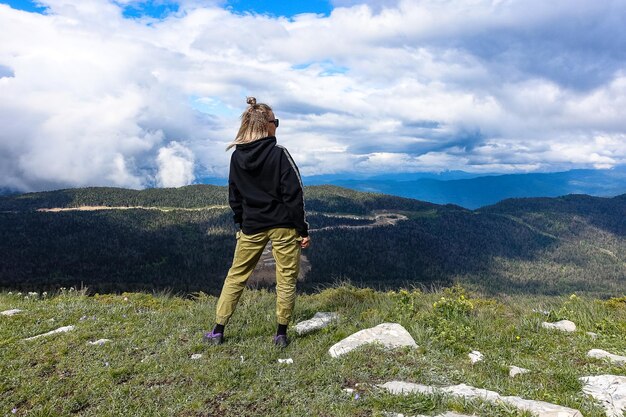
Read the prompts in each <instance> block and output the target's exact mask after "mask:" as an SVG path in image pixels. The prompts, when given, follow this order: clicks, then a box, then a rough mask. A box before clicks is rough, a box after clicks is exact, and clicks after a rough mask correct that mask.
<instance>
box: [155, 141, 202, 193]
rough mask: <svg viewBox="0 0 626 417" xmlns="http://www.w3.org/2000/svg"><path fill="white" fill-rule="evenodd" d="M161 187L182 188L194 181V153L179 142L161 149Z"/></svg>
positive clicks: (159, 175)
mask: <svg viewBox="0 0 626 417" xmlns="http://www.w3.org/2000/svg"><path fill="white" fill-rule="evenodd" d="M157 161H158V164H159V172H158V173H157V184H158V186H159V187H180V186H183V185H189V184H191V183H192V182H193V180H194V178H195V177H194V173H193V164H194V156H193V152H191V150H190V149H189V148H187V147H185V146H184V145H182V144H180V143H178V142H171V143H170V144H169V145H168V146H167V147H163V148H161V149H159V155H158V156H157Z"/></svg>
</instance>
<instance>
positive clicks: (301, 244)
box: [300, 236, 311, 249]
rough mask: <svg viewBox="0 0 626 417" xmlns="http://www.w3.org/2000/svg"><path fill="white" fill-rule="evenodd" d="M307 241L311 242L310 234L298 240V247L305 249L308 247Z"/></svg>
mask: <svg viewBox="0 0 626 417" xmlns="http://www.w3.org/2000/svg"><path fill="white" fill-rule="evenodd" d="M309 242H311V236H307V237H303V238H302V241H300V247H301V248H302V249H306V248H308V247H309Z"/></svg>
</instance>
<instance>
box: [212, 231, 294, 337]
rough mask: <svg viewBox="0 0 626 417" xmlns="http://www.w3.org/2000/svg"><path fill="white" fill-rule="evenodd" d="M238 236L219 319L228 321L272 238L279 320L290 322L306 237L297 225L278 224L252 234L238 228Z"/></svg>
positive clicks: (220, 304) (223, 321) (217, 315)
mask: <svg viewBox="0 0 626 417" xmlns="http://www.w3.org/2000/svg"><path fill="white" fill-rule="evenodd" d="M236 238H237V246H236V247H235V255H234V256H233V265H232V266H231V267H230V269H229V270H228V275H227V276H226V279H225V280H224V286H223V287H222V292H221V294H220V298H219V299H218V300H217V308H216V312H215V322H216V323H217V324H223V325H226V324H227V323H228V321H229V320H230V316H232V314H233V312H234V311H235V308H236V307H237V303H238V302H239V298H240V297H241V293H242V292H243V289H244V288H245V286H246V282H247V281H248V278H249V277H250V275H251V274H252V271H253V270H254V267H255V266H256V264H257V262H258V261H259V259H260V258H261V255H262V254H263V249H265V245H266V244H267V242H268V240H271V241H272V255H273V256H274V260H275V261H276V319H277V321H278V323H279V324H289V321H290V320H291V313H292V311H293V307H294V305H295V302H296V281H297V279H298V273H299V271H300V252H301V249H302V248H301V247H300V242H301V241H302V237H301V236H300V235H298V233H297V232H296V229H295V228H289V227H276V228H273V229H269V230H264V231H262V232H259V233H254V234H251V235H246V234H244V233H243V232H242V231H241V230H238V231H237V233H236Z"/></svg>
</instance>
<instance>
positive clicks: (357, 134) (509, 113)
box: [0, 0, 626, 192]
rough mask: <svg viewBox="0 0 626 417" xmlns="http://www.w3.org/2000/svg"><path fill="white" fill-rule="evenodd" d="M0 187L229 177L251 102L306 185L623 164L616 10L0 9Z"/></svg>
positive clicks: (548, 5)
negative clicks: (269, 110)
mask: <svg viewBox="0 0 626 417" xmlns="http://www.w3.org/2000/svg"><path fill="white" fill-rule="evenodd" d="M0 25H1V26H2V27H3V31H2V33H1V34H0V39H1V41H0V97H1V98H0V123H1V124H2V126H3V127H4V128H3V129H1V130H0V188H11V189H17V190H20V191H23V192H29V191H39V190H49V189H60V188H70V187H83V186H116V187H128V188H148V187H155V186H162V187H176V186H181V185H187V184H192V183H194V181H196V180H197V179H198V178H202V177H225V176H227V173H228V163H229V159H230V154H231V152H232V150H230V151H228V152H226V151H225V148H226V146H227V145H228V144H229V143H230V142H231V141H232V140H233V139H234V135H235V133H236V131H237V129H238V127H239V115H240V114H241V112H242V111H243V110H244V109H245V107H246V103H245V100H246V97H247V96H255V97H256V98H257V100H258V101H259V102H265V103H268V104H270V105H271V106H272V107H273V108H274V110H275V113H276V117H278V118H279V119H280V120H281V124H280V127H279V128H278V131H277V140H278V142H279V143H280V144H282V145H283V146H286V147H287V148H288V149H289V151H290V153H291V154H292V156H293V157H294V159H295V161H296V163H297V164H298V167H299V168H300V171H301V173H302V175H303V176H313V175H324V174H333V173H340V172H362V173H371V175H377V174H383V173H389V172H441V171H445V170H448V171H454V170H460V171H465V172H470V173H476V174H483V173H484V174H490V175H492V174H507V173H531V172H562V171H567V170H570V169H611V168H612V167H615V166H619V165H623V164H626V110H624V109H626V31H624V30H623V27H624V26H626V0H607V1H605V2H589V1H582V0H570V1H564V0H555V1H552V2H544V1H540V0H525V1H522V0H472V1H460V0H421V1H403V0H370V1H357V0H328V1H326V0H312V1H306V2H304V1H294V2H283V1H247V0H231V1H225V0H224V1H222V0H153V1H138V0H80V1H78V0H39V1H31V0H8V1H3V0H0Z"/></svg>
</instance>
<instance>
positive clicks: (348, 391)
mask: <svg viewBox="0 0 626 417" xmlns="http://www.w3.org/2000/svg"><path fill="white" fill-rule="evenodd" d="M343 390H344V391H345V392H347V393H348V394H352V393H353V392H354V388H344V389H343Z"/></svg>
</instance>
